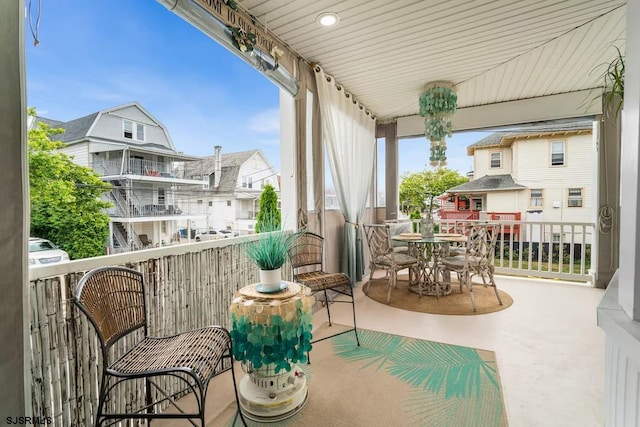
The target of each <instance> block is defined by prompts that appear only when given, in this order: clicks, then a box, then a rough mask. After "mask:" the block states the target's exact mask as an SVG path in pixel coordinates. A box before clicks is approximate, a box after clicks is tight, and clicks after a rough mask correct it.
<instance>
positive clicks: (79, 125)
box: [36, 113, 99, 142]
mask: <svg viewBox="0 0 640 427" xmlns="http://www.w3.org/2000/svg"><path fill="white" fill-rule="evenodd" d="M98 114H99V113H93V114H89V115H88V116H84V117H80V118H79V119H75V120H71V121H68V122H60V121H57V120H51V119H47V118H46V117H39V116H38V117H36V122H42V123H46V124H48V125H49V126H51V127H54V128H62V129H64V133H61V134H58V135H52V137H51V139H52V140H54V141H62V142H72V141H77V140H79V139H82V138H84V137H85V136H87V134H88V133H89V129H91V126H92V125H93V122H95V121H96V117H98Z"/></svg>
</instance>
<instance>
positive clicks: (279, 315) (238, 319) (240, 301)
mask: <svg viewBox="0 0 640 427" xmlns="http://www.w3.org/2000/svg"><path fill="white" fill-rule="evenodd" d="M257 286H259V284H257V283H254V284H252V285H249V286H245V287H244V288H242V289H240V290H239V291H238V292H237V293H236V294H235V295H234V298H233V301H232V303H231V307H230V311H231V319H232V329H231V339H232V342H233V355H234V357H235V358H236V360H238V361H240V362H241V363H242V367H243V369H244V371H245V372H246V375H245V376H244V377H243V378H242V380H241V381H240V387H239V394H240V408H241V410H242V413H243V414H244V415H245V416H246V417H247V418H249V419H251V420H254V421H258V422H275V421H280V420H283V419H286V418H289V417H291V416H292V415H294V414H296V413H297V412H298V411H300V410H301V409H302V408H303V406H304V404H305V403H306V402H307V397H308V389H307V381H306V378H305V374H304V371H303V370H302V369H301V368H300V366H299V365H298V363H306V362H307V354H308V352H309V351H310V350H311V338H312V335H311V329H312V324H311V314H312V311H311V309H312V306H313V298H312V297H311V296H310V295H311V290H310V289H309V288H307V287H306V286H303V285H301V284H299V283H293V282H283V285H282V288H285V287H286V288H285V289H283V290H280V291H278V292H274V293H263V292H259V291H258V290H257V289H256V287H257Z"/></svg>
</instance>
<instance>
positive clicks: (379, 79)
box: [238, 0, 626, 120]
mask: <svg viewBox="0 0 640 427" xmlns="http://www.w3.org/2000/svg"><path fill="white" fill-rule="evenodd" d="M238 3H239V4H240V6H241V7H243V8H245V9H246V10H248V11H249V13H251V14H252V15H254V16H255V17H256V18H257V19H258V21H260V22H261V23H262V24H263V25H265V26H266V27H267V28H268V29H269V30H270V31H272V32H273V33H274V34H276V35H277V36H278V37H280V38H281V39H282V40H283V41H284V42H285V43H287V44H288V45H289V46H290V47H291V49H293V50H294V51H295V52H297V53H298V54H299V55H300V56H301V57H303V58H305V59H306V60H308V61H309V62H318V63H319V64H320V65H322V67H323V68H324V70H325V72H327V73H328V74H331V75H333V76H334V77H335V78H336V81H338V82H339V83H341V84H342V85H344V87H345V88H346V89H347V90H348V91H350V92H351V93H353V94H354V95H355V96H356V97H357V99H358V100H359V101H360V102H362V103H363V104H364V105H366V106H367V108H369V109H370V110H371V111H372V112H374V113H375V115H376V116H377V117H378V118H379V119H381V120H389V119H393V118H396V117H400V116H408V115H414V114H417V111H418V96H419V94H420V92H421V89H422V87H423V86H424V85H425V84H426V83H427V82H429V81H433V80H450V81H453V82H454V83H456V84H457V85H458V106H459V107H460V108H463V107H471V106H479V105H487V104H495V103H500V102H505V101H513V100H521V99H528V98H536V97H541V96H546V95H553V94H560V93H566V92H575V91H579V90H585V89H592V88H599V87H601V86H602V85H603V83H604V81H603V77H602V74H603V72H604V70H605V69H606V64H608V63H609V62H610V61H611V60H612V59H613V58H614V57H615V56H616V54H617V53H616V50H615V49H614V46H618V47H620V48H621V50H622V51H623V52H624V33H625V9H626V7H625V4H626V2H625V1H603V0H565V1H559V0H538V1H533V0H519V1H506V0H476V1H473V0H441V1H436V0H428V1H427V0H399V1H388V0H342V1H340V0H314V1H299V0H242V1H239V2H238ZM325 11H332V12H336V13H338V14H339V16H340V22H339V24H338V25H337V26H335V27H333V28H322V27H320V26H319V25H318V24H316V22H315V20H316V17H317V16H318V14H320V13H321V12H325Z"/></svg>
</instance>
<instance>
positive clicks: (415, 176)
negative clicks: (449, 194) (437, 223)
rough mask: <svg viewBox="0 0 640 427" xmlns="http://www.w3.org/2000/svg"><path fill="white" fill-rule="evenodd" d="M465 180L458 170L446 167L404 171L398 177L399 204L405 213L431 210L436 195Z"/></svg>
mask: <svg viewBox="0 0 640 427" xmlns="http://www.w3.org/2000/svg"><path fill="white" fill-rule="evenodd" d="M467 181H469V180H468V179H467V178H465V177H464V176H462V175H460V173H459V172H458V171H454V170H451V169H447V168H438V169H435V170H425V171H422V172H415V173H411V174H410V173H406V174H404V175H402V177H401V179H400V206H402V209H403V211H404V212H405V213H409V212H414V211H416V210H418V211H420V212H432V211H433V208H434V207H435V199H436V197H438V196H441V195H442V194H443V193H445V192H446V191H447V190H448V189H450V188H453V187H455V186H457V185H460V184H463V183H465V182H467Z"/></svg>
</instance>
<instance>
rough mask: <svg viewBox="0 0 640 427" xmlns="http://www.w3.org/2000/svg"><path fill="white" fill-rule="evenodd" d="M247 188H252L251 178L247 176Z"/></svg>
mask: <svg viewBox="0 0 640 427" xmlns="http://www.w3.org/2000/svg"><path fill="white" fill-rule="evenodd" d="M247 188H253V178H251V177H248V178H247Z"/></svg>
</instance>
